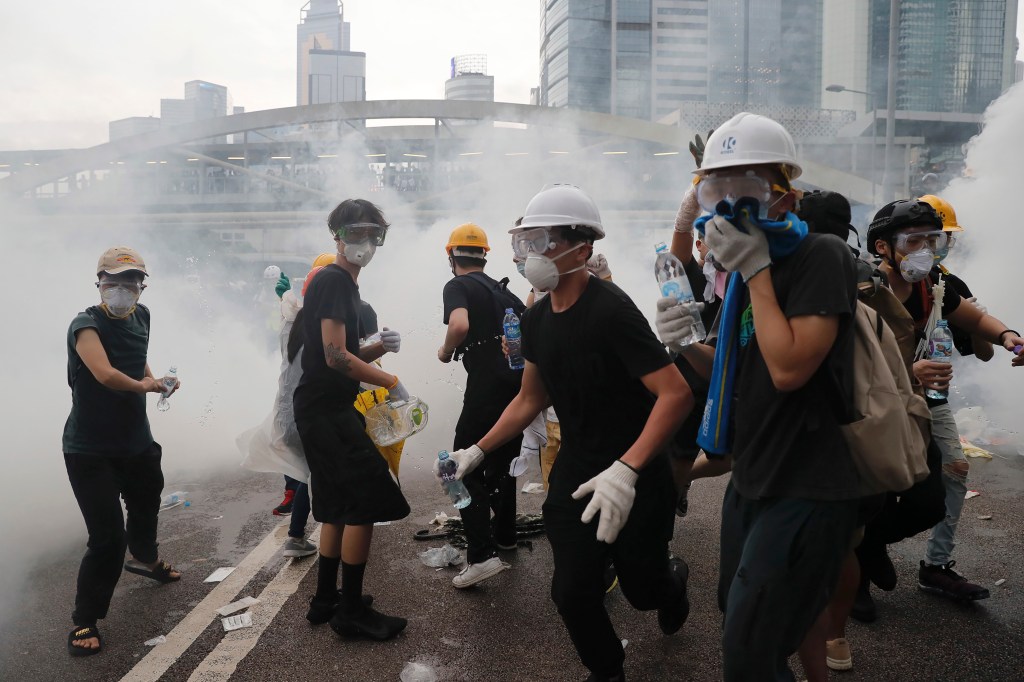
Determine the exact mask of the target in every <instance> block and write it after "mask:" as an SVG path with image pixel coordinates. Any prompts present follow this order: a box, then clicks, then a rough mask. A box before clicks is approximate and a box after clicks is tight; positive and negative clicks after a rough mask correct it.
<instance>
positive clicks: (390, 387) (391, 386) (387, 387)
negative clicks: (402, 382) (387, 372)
mask: <svg viewBox="0 0 1024 682" xmlns="http://www.w3.org/2000/svg"><path fill="white" fill-rule="evenodd" d="M397 385H398V375H397V374H396V375H395V383H393V384H391V385H390V386H385V387H384V388H386V389H388V390H389V391H390V390H391V389H393V388H394V387H395V386H397Z"/></svg>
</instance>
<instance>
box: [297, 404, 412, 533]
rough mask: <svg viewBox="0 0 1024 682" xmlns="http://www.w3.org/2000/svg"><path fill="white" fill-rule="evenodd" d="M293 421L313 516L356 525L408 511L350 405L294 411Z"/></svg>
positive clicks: (394, 518) (357, 413)
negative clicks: (307, 477)
mask: <svg viewBox="0 0 1024 682" xmlns="http://www.w3.org/2000/svg"><path fill="white" fill-rule="evenodd" d="M295 424H296V426H297V427H298V430H299V437H300V438H301V439H302V447H303V450H305V452H306V461H307V463H308V464H309V472H310V485H309V492H310V497H311V502H312V510H313V518H315V519H316V520H317V521H320V522H322V523H335V524H344V525H350V526H361V525H365V524H369V523H377V522H378V521H397V520H398V519H404V518H405V517H406V516H408V515H409V503H408V502H406V500H405V496H404V495H402V491H401V489H400V488H399V487H398V484H397V483H396V482H395V480H394V479H393V478H392V477H391V472H390V471H389V470H388V465H387V462H386V461H385V460H384V458H383V457H382V456H381V454H380V452H378V451H377V447H376V446H375V445H374V444H373V441H372V440H370V437H369V436H368V435H367V434H366V430H365V429H366V424H365V422H364V421H363V417H362V415H361V414H359V412H358V411H356V408H355V407H354V406H352V405H348V406H347V407H343V408H338V409H335V410H329V411H328V410H317V411H314V412H313V413H312V414H303V415H301V416H300V415H298V414H296V418H295Z"/></svg>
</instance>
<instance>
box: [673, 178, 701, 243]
mask: <svg viewBox="0 0 1024 682" xmlns="http://www.w3.org/2000/svg"><path fill="white" fill-rule="evenodd" d="M699 216H700V204H699V203H697V186H696V185H690V188H689V189H688V190H686V194H684V195H683V201H682V203H681V204H679V212H678V213H676V227H675V230H676V232H682V233H683V234H686V233H688V232H693V221H694V220H696V219H697V218H698V217H699Z"/></svg>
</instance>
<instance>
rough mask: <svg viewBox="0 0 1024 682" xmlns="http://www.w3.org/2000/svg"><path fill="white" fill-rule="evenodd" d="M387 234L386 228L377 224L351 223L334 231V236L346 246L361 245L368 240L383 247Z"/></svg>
mask: <svg viewBox="0 0 1024 682" xmlns="http://www.w3.org/2000/svg"><path fill="white" fill-rule="evenodd" d="M387 234H388V228H386V227H383V226H381V225H378V224H377V223H352V224H350V225H342V226H341V227H339V228H338V229H337V230H335V231H334V236H335V237H336V238H338V239H340V240H341V241H343V242H345V243H346V244H362V243H364V242H366V241H367V240H369V241H372V242H373V243H374V244H375V245H376V246H384V237H386V236H387Z"/></svg>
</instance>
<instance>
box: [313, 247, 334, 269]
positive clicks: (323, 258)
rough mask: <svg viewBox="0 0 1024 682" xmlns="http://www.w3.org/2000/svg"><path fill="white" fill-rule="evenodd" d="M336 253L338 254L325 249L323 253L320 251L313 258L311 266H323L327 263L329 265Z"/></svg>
mask: <svg viewBox="0 0 1024 682" xmlns="http://www.w3.org/2000/svg"><path fill="white" fill-rule="evenodd" d="M337 255H338V254H336V253H329V252H326V251H325V252H324V253H321V254H320V255H319V256H317V257H316V258H314V259H313V267H314V268H322V267H325V266H327V265H330V264H331V263H333V262H334V260H335V257H336V256H337Z"/></svg>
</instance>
